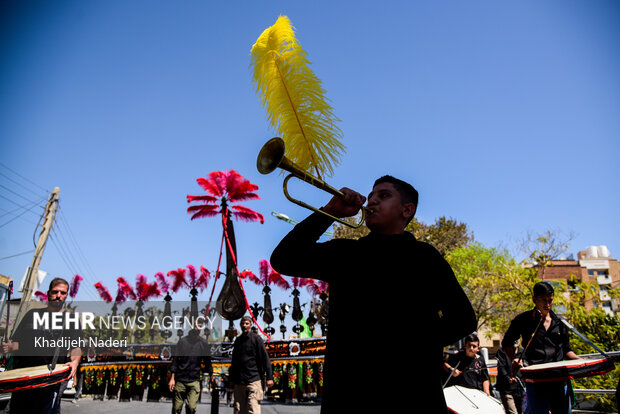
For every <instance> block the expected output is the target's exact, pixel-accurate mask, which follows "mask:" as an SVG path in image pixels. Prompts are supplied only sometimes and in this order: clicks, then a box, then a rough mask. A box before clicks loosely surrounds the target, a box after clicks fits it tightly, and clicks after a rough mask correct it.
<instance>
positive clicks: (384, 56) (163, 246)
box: [0, 0, 620, 303]
mask: <svg viewBox="0 0 620 414" xmlns="http://www.w3.org/2000/svg"><path fill="white" fill-rule="evenodd" d="M280 14H284V15H287V16H289V17H290V19H291V21H292V22H293V24H294V25H295V26H296V28H297V37H298V39H299V40H300V42H301V44H302V46H303V48H304V49H305V50H306V52H307V53H308V55H309V57H310V60H311V61H312V62H313V66H312V67H313V70H314V71H315V73H316V74H317V76H318V77H319V78H320V79H321V80H322V81H323V85H324V87H325V89H326V90H327V96H328V97H329V98H330V99H331V101H332V105H333V108H334V113H335V114H336V115H337V116H338V117H339V118H340V119H342V122H341V124H340V127H341V128H342V130H343V132H344V140H343V142H344V144H345V145H346V146H347V150H346V154H345V156H344V157H343V158H342V162H341V165H340V166H339V167H337V168H336V172H335V175H334V177H332V178H331V179H330V180H329V181H330V184H332V185H333V186H335V187H341V186H348V187H350V188H353V189H356V190H358V191H360V192H362V193H368V192H369V191H370V188H371V183H372V181H373V180H374V179H375V178H376V177H378V176H380V175H383V174H386V173H389V174H392V175H395V176H398V177H400V178H403V179H405V180H408V181H410V182H412V183H413V184H414V185H415V186H416V187H417V188H418V189H419V190H420V193H421V198H420V206H419V209H418V218H419V219H420V220H422V221H425V222H429V223H430V222H433V221H434V220H435V218H437V217H439V216H448V217H453V218H455V219H457V220H460V221H463V222H465V223H467V225H468V226H469V228H470V229H471V230H472V231H473V233H474V236H475V238H476V240H478V241H480V242H482V243H484V244H485V245H487V246H498V245H504V246H508V247H510V246H511V243H512V242H513V241H515V240H518V239H519V238H521V237H523V235H524V234H525V233H526V232H527V231H533V232H542V231H544V230H546V229H556V230H560V231H562V232H564V233H568V232H570V231H574V232H575V233H576V235H577V237H576V238H575V239H574V240H573V242H572V245H571V249H570V251H571V252H572V253H576V252H577V251H579V250H583V249H585V247H586V246H588V245H600V244H604V245H607V246H608V248H609V249H610V251H611V253H612V255H614V256H615V257H616V258H618V257H620V234H619V233H620V225H619V219H618V211H620V210H619V207H618V206H619V204H620V203H619V201H620V192H619V191H618V177H620V167H619V166H618V159H619V156H620V143H619V142H620V141H619V133H620V116H619V114H620V82H619V81H620V54H619V53H618V51H619V50H620V25H618V22H619V21H620V3H618V2H617V1H615V0H597V1H588V0H580V1H572V0H561V1H559V0H557V1H550V0H545V1H539V0H536V1H534V0H532V1H528V0H519V1H506V2H497V1H478V0H472V1H467V2H463V1H442V2H437V1H395V2H376V1H346V2H345V1H340V2H334V1H313V2H300V1H295V2H293V1H264V2H250V1H226V2H225V1H202V0H201V1H192V0H188V1H183V2H171V1H156V0H149V1H146V0H144V1H137V0H122V1H121V0H106V1H87V2H85V1H56V2H45V1H5V2H4V3H3V10H2V11H1V14H0V18H1V20H2V21H1V22H0V42H1V43H0V47H1V49H0V79H1V82H0V162H1V163H2V164H1V165H0V173H1V175H0V185H2V187H0V208H1V209H2V210H0V226H1V227H0V258H3V260H1V261H0V273H2V274H5V275H8V276H11V277H13V278H15V279H17V280H19V279H20V278H21V276H22V275H23V273H24V271H25V269H26V267H27V266H28V265H29V263H30V260H31V255H30V254H24V255H19V256H15V257H12V258H8V259H5V257H7V256H12V255H15V254H19V253H22V252H25V251H29V250H32V249H33V242H32V239H33V232H34V229H35V225H36V222H37V221H38V217H39V215H40V213H41V212H42V208H41V206H42V205H43V204H44V203H43V202H41V200H42V199H43V198H44V197H45V195H46V190H47V191H51V190H52V189H53V187H55V186H58V187H60V190H61V193H60V200H61V201H60V206H61V216H60V219H59V223H58V226H57V227H56V229H55V233H54V237H55V242H54V243H52V242H50V244H48V247H47V250H46V252H45V255H44V258H43V262H42V265H41V268H42V269H44V270H46V271H48V272H49V273H50V274H51V275H54V276H58V275H61V276H66V277H71V276H72V275H73V274H74V273H75V272H78V273H80V274H82V275H83V276H84V277H85V279H86V282H85V283H88V284H89V285H90V286H92V284H94V283H95V282H97V281H103V283H104V284H106V285H107V286H108V287H110V288H111V290H112V291H113V292H114V291H115V290H116V289H115V279H116V278H117V277H118V276H125V277H126V278H128V279H129V280H130V281H133V280H135V276H136V274H138V273H142V274H145V275H147V276H148V277H149V280H152V278H153V274H154V273H156V272H158V271H162V272H167V271H169V270H171V269H175V268H177V267H184V266H186V265H187V264H193V265H195V266H199V265H204V266H206V267H207V268H209V269H212V270H214V269H215V267H216V265H217V258H218V253H219V246H220V237H221V227H220V222H219V220H217V219H211V220H198V221H194V222H190V220H189V216H188V215H187V214H186V208H187V204H186V200H185V195H186V194H200V193H201V191H202V190H201V189H200V188H199V187H198V185H197V184H196V182H195V180H196V178H198V177H204V176H206V175H207V174H208V173H209V172H210V171H215V170H224V169H235V170H237V171H238V172H239V173H241V174H242V175H244V176H245V177H246V178H248V179H249V180H250V181H252V182H254V183H256V184H258V185H259V187H260V189H259V194H260V195H261V198H262V199H261V200H260V201H250V202H247V203H245V205H246V206H248V207H251V208H253V209H255V210H258V211H260V212H262V213H263V214H264V215H265V217H266V222H265V224H264V225H260V224H258V223H236V224H235V225H236V227H235V230H236V234H237V245H238V254H239V261H240V265H241V266H240V267H242V268H249V269H251V270H253V271H254V272H258V262H259V260H261V259H266V258H268V257H269V255H270V253H271V251H272V249H273V248H274V247H275V245H276V244H277V242H278V241H279V240H280V239H281V238H282V237H283V236H284V234H286V232H287V231H288V230H289V229H290V225H289V224H287V223H285V222H282V221H278V220H276V219H275V218H273V217H272V216H271V214H270V213H271V212H272V211H279V212H282V213H285V214H288V215H289V216H290V217H292V218H295V219H302V218H303V217H304V216H306V214H307V213H306V211H305V210H303V209H301V208H298V207H297V206H294V205H293V204H291V203H289V202H288V201H286V200H285V198H284V196H283V195H282V192H281V184H282V178H281V177H280V176H278V175H277V174H272V175H269V176H261V175H260V174H259V173H258V172H257V171H256V168H255V159H256V155H257V153H258V151H259V149H260V147H261V146H262V144H263V143H264V142H266V141H267V139H269V138H270V137H272V136H273V135H274V132H273V131H271V130H269V128H268V125H267V122H266V120H265V113H264V112H263V110H262V108H261V107H260V104H259V99H258V97H257V96H256V94H255V92H254V87H253V85H252V84H251V76H250V69H249V51H250V48H251V46H252V44H253V43H254V41H255V40H256V39H257V38H258V36H259V35H260V33H261V32H262V31H263V30H264V29H265V28H267V27H268V26H270V25H272V24H273V23H274V22H275V20H276V19H277V17H278V16H279V15H280ZM15 172H16V173H18V174H19V176H18V175H15ZM22 177H24V178H26V179H28V180H29V181H25V180H24V179H23V178H22ZM292 191H293V192H294V193H295V194H298V195H299V196H300V197H301V198H304V199H305V200H307V201H310V202H313V203H315V204H317V205H321V204H322V203H324V202H326V200H327V197H326V196H325V195H324V194H323V193H320V192H318V190H317V191H315V190H314V189H312V188H311V187H309V186H305V185H299V186H295V187H294V188H292ZM23 206H25V208H24V207H23ZM31 207H33V208H32V210H30V211H26V210H27V209H28V208H31ZM16 214H17V215H20V217H15V215H16ZM370 283H379V282H378V281H373V282H370ZM82 289H83V291H82V292H81V293H80V295H79V296H78V298H79V299H84V300H87V299H93V298H94V296H93V289H92V288H91V289H90V290H89V289H86V288H82ZM248 292H249V293H250V296H251V297H250V301H252V302H253V301H257V300H258V301H262V295H260V293H259V290H258V289H257V288H254V287H248ZM183 295H185V293H183V294H180V295H178V298H179V299H185V297H183ZM304 295H305V294H304ZM369 295H370V293H369ZM305 297H306V298H307V296H305ZM284 300H287V301H288V302H289V303H291V302H292V300H291V299H290V297H289V296H288V293H287V294H283V295H281V296H280V297H277V298H276V299H275V300H274V303H279V302H281V301H284Z"/></svg>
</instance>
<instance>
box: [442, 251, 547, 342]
mask: <svg viewBox="0 0 620 414" xmlns="http://www.w3.org/2000/svg"><path fill="white" fill-rule="evenodd" d="M446 259H447V260H448V263H450V266H452V269H453V270H454V273H455V274H456V277H457V279H458V281H459V283H460V284H461V286H462V287H463V290H464V291H465V293H466V294H467V297H468V298H469V300H470V301H471V304H472V306H473V308H474V310H475V312H476V316H477V317H478V329H479V330H480V329H482V328H485V329H486V330H487V332H488V334H489V335H492V334H493V333H500V334H502V333H504V332H505V331H506V329H508V325H509V324H510V321H511V320H512V318H514V316H515V315H517V314H518V313H520V312H523V311H525V310H527V309H528V308H529V307H531V304H532V302H531V297H532V287H533V285H534V284H535V283H536V282H537V281H538V279H537V278H536V271H535V270H533V269H532V268H527V267H524V266H523V265H521V264H520V263H518V262H517V261H516V260H515V259H514V258H513V257H512V256H511V255H510V253H509V252H508V250H498V249H495V248H489V247H485V246H484V245H483V244H481V243H478V242H474V243H470V244H469V245H467V246H463V247H459V248H457V249H455V250H453V251H451V252H450V253H449V254H448V255H447V257H446Z"/></svg>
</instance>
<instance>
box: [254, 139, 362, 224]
mask: <svg viewBox="0 0 620 414" xmlns="http://www.w3.org/2000/svg"><path fill="white" fill-rule="evenodd" d="M256 168H257V169H258V171H259V172H260V173H261V174H269V173H271V172H273V171H274V170H275V169H276V168H281V169H283V170H285V171H288V172H289V173H290V174H289V175H287V176H286V178H284V182H283V183H282V191H284V195H285V196H286V198H287V199H288V200H289V201H290V202H292V203H295V204H297V205H298V206H301V207H304V208H307V209H309V210H312V211H316V212H318V213H321V214H323V215H326V216H328V217H330V218H331V219H333V220H335V221H337V222H338V223H341V224H344V225H345V226H348V227H352V228H354V229H356V228H359V227H361V226H362V225H363V224H364V220H365V217H366V214H365V210H366V208H365V207H362V217H361V219H360V221H359V222H358V223H356V224H351V223H347V222H346V221H344V220H342V219H340V218H338V217H335V216H333V215H331V214H329V213H326V212H325V211H323V210H320V209H318V208H316V207H314V206H311V205H310V204H307V203H304V202H303V201H301V200H297V199H295V198H293V197H291V195H290V194H289V192H288V186H287V184H288V181H289V180H290V179H291V178H293V177H296V178H298V179H300V180H302V181H305V182H307V183H309V184H311V185H313V186H315V187H317V188H319V189H321V190H323V191H327V192H328V193H330V194H331V195H334V196H336V197H341V198H342V197H344V194H343V193H342V191H340V190H337V189H335V188H334V187H332V186H330V185H329V184H327V183H326V182H325V181H323V180H321V179H319V178H317V177H315V176H313V175H311V174H309V173H307V172H306V171H304V170H303V169H301V168H300V167H299V166H298V165H296V164H295V163H294V162H292V161H291V160H289V159H288V158H286V157H285V156H284V141H283V140H282V138H279V137H275V138H271V139H270V140H269V141H267V143H266V144H265V145H263V147H262V148H261V150H260V152H259V153H258V158H257V159H256Z"/></svg>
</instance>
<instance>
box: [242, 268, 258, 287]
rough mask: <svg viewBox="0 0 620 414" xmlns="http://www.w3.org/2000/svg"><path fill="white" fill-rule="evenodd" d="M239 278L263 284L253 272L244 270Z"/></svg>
mask: <svg viewBox="0 0 620 414" xmlns="http://www.w3.org/2000/svg"><path fill="white" fill-rule="evenodd" d="M239 277H240V278H242V279H248V280H249V281H250V282H252V283H255V284H257V285H262V284H263V282H262V280H260V279H259V278H258V277H256V275H255V274H254V273H253V272H252V271H251V270H244V271H243V272H241V273H239Z"/></svg>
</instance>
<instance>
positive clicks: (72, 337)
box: [2, 277, 82, 414]
mask: <svg viewBox="0 0 620 414" xmlns="http://www.w3.org/2000/svg"><path fill="white" fill-rule="evenodd" d="M68 294H69V282H67V281H66V280H65V279H63V278H60V277H57V278H54V279H52V281H51V282H50V285H49V289H48V291H47V308H43V309H31V310H29V311H28V312H26V313H25V314H24V317H23V318H22V319H21V321H20V323H19V326H17V328H16V329H15V331H14V332H13V334H12V338H11V340H10V341H8V342H7V343H3V344H2V352H3V353H8V352H11V353H15V356H14V358H13V369H16V368H27V367H36V366H39V365H47V366H48V367H52V366H55V367H59V366H61V365H63V364H64V365H68V366H70V367H71V374H70V375H69V377H68V378H71V377H73V375H75V372H76V370H77V367H78V365H79V363H80V359H81V356H82V350H81V349H80V348H79V344H80V342H81V341H80V339H81V338H82V333H81V330H80V329H79V328H75V327H74V328H67V329H65V328H63V329H52V326H51V324H50V325H49V326H45V325H43V326H41V327H37V329H35V326H34V314H35V313H37V314H44V313H47V312H53V313H55V312H63V314H62V319H61V321H60V326H63V327H65V326H66V325H65V321H64V317H65V315H66V312H65V311H66V310H65V308H64V303H65V301H66V299H67V296H68ZM50 319H51V318H50ZM61 340H62V341H64V343H65V344H67V345H68V346H67V347H61V346H51V345H49V344H51V343H57V342H59V341H61ZM73 345H76V346H73ZM66 381H68V379H67V380H66ZM65 388H66V382H61V383H58V384H54V385H50V386H46V387H38V388H32V389H28V390H23V391H14V392H13V393H12V394H11V402H10V412H11V413H26V412H27V413H33V414H39V413H45V414H47V413H56V412H59V411H60V400H61V397H62V390H64V389H65Z"/></svg>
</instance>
